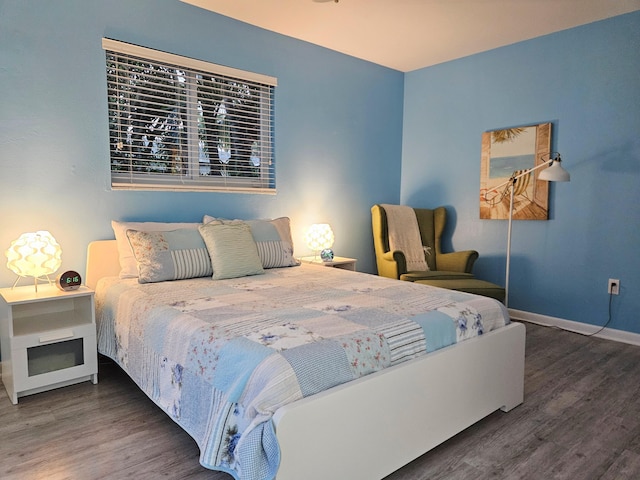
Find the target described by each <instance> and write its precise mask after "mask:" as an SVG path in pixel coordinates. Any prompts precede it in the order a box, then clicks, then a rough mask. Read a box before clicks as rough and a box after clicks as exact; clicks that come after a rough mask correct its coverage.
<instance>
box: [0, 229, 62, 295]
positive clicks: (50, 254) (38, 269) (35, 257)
mask: <svg viewBox="0 0 640 480" xmlns="http://www.w3.org/2000/svg"><path fill="white" fill-rule="evenodd" d="M5 255H6V256H7V267H8V268H9V270H11V271H12V272H14V273H15V274H16V275H18V278H17V279H16V281H15V282H14V284H13V286H12V287H11V288H14V287H15V286H16V285H17V283H18V281H19V280H20V278H21V277H33V281H34V285H35V289H36V292H37V291H38V279H40V278H41V277H46V279H47V281H48V282H49V283H50V284H51V279H50V278H49V275H51V274H53V273H55V271H56V270H58V268H60V265H61V264H62V260H61V256H62V249H61V248H60V245H58V242H56V239H55V238H53V235H51V234H50V233H49V232H47V231H44V230H42V231H38V232H33V233H23V234H22V235H20V237H19V238H18V239H17V240H14V241H13V242H11V245H10V246H9V248H8V249H7V251H6V252H5Z"/></svg>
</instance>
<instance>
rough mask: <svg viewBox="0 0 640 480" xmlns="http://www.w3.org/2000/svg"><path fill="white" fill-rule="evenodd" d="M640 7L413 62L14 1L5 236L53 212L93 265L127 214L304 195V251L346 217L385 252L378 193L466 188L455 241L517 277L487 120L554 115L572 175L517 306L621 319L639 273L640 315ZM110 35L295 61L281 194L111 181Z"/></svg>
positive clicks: (182, 50)
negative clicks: (491, 215) (93, 253)
mask: <svg viewBox="0 0 640 480" xmlns="http://www.w3.org/2000/svg"><path fill="white" fill-rule="evenodd" d="M639 27H640V13H638V12H636V13H633V14H629V15H624V16H620V17H616V18H613V19H610V20H606V21H603V22H598V23H595V24H591V25H588V26H585V27H580V28H576V29H571V30H568V31H565V32H561V33H558V34H554V35H549V36H545V37H542V38H538V39H534V40H531V41H527V42H523V43H520V44H516V45H513V46H509V47H505V48H501V49H497V50H494V51H490V52H487V53H483V54H479V55H474V56H471V57H468V58H464V59H461V60H457V61H454V62H449V63H446V64H441V65H437V66H434V67H430V68H426V69H422V70H418V71H415V72H411V73H409V74H406V75H403V74H402V73H400V72H397V71H394V70H390V69H386V68H383V67H379V66H376V65H373V64H371V63H368V62H364V61H360V60H357V59H354V58H352V57H348V56H346V55H342V54H338V53H335V52H332V51H329V50H326V49H323V48H320V47H317V46H314V45H310V44H308V43H305V42H300V41H297V40H293V39H291V38H288V37H284V36H281V35H278V34H274V33H271V32H267V31H264V30H262V29H259V28H255V27H251V26H248V25H246V24H243V23H240V22H236V21H234V20H231V19H228V18H226V17H223V16H219V15H216V14H213V13H210V12H206V11H204V10H200V9H198V8H196V7H192V6H190V5H186V4H183V3H181V2H179V1H177V0H136V1H135V2H132V1H130V0H110V1H99V0H94V1H89V2H88V1H86V0H75V1H72V0H65V1H57V2H42V1H38V0H5V1H0V46H1V47H0V99H1V104H0V125H2V127H1V128H0V162H1V165H2V175H1V176H0V202H1V204H2V206H3V208H2V209H1V210H0V250H1V251H4V249H6V247H7V246H8V245H9V243H10V242H11V240H13V239H15V238H17V236H18V235H19V234H20V233H22V232H25V231H34V230H39V229H47V230H50V231H51V232H52V233H53V234H54V236H55V237H56V238H57V239H58V241H59V243H60V244H61V245H62V248H63V267H62V268H63V269H77V270H80V271H82V270H84V262H85V249H86V245H87V243H88V242H89V241H90V240H93V239H96V238H111V237H112V232H111V228H110V221H111V220H112V219H121V220H169V221H175V220H181V221H198V220H200V218H201V217H202V215H203V214H205V213H207V214H212V215H220V216H230V217H244V218H249V217H275V216H280V215H287V216H290V217H291V218H292V222H293V229H294V242H295V243H296V244H297V247H298V248H297V252H296V253H298V254H305V253H307V251H306V247H305V246H304V244H303V242H302V234H303V232H304V229H305V228H306V227H307V226H308V225H309V224H310V223H314V222H320V221H323V222H324V221H327V222H329V223H331V224H332V226H333V228H334V230H335V233H336V245H335V250H336V252H337V253H338V254H340V255H344V256H352V257H357V258H358V268H359V270H363V271H368V272H374V271H375V262H374V257H373V247H372V240H371V229H370V213H369V208H370V206H371V205H372V204H374V203H383V202H388V203H395V202H400V201H401V202H402V203H405V204H411V205H414V206H433V205H440V204H444V205H448V206H450V207H451V210H452V213H453V216H452V222H451V224H450V227H451V231H452V232H453V236H452V240H451V242H450V245H449V247H453V248H456V249H464V248H476V249H478V250H479V251H480V253H481V258H480V260H479V261H478V263H477V273H478V275H479V276H481V277H483V278H486V279H489V280H493V281H496V282H499V283H501V282H502V281H503V270H504V262H505V253H504V252H505V248H506V222H504V221H495V220H492V221H489V220H479V219H478V209H479V200H478V196H479V195H478V190H479V175H480V137H481V134H482V132H483V131H487V130H493V129H496V128H503V127H509V126H515V125H526V124H532V123H541V122H552V123H553V148H554V150H558V151H560V152H562V154H563V159H564V164H565V166H566V168H567V169H568V170H570V172H571V175H572V181H571V183H568V184H552V185H551V193H550V208H551V219H550V220H549V221H547V222H516V224H515V226H514V239H513V255H512V269H511V274H512V278H511V303H510V306H512V307H513V308H516V309H522V310H526V311H530V312H537V313H541V314H546V315H551V316H556V317H560V318H564V319H568V320H576V321H582V322H587V323H592V324H602V323H603V322H604V321H605V320H606V314H607V301H608V295H607V294H606V284H607V279H608V278H609V277H614V278H620V280H621V282H622V292H621V295H620V296H619V297H617V298H616V299H615V302H614V310H613V313H614V321H613V323H612V326H613V327H614V328H619V329H623V330H628V331H631V332H640V322H638V321H637V320H636V317H635V316H634V315H633V314H635V312H637V311H639V310H640V295H638V294H637V292H638V288H639V287H640V274H639V273H638V272H640V264H639V263H640V262H639V258H640V256H639V255H638V254H637V252H636V250H635V247H636V246H637V245H639V244H640V241H639V240H640V238H639V235H640V233H639V231H640V228H638V227H639V220H640V210H639V209H640V183H639V181H638V175H639V170H640V160H639V159H640V135H639V134H638V132H640V115H639V114H638V112H639V111H640V80H639V78H640V58H639V56H640V54H639V53H638V52H640V28H639ZM103 36H107V37H111V38H114V39H118V40H122V41H125V42H131V43H137V44H141V45H144V46H147V47H150V48H156V49H160V50H166V51H169V52H172V53H177V54H181V55H186V56H191V57H195V58H199V59H203V60H208V61H212V62H215V63H220V64H223V65H229V66H232V67H235V68H240V69H245V70H250V71H255V72H259V73H264V74H267V75H272V76H275V77H277V78H278V81H279V86H278V87H277V90H276V125H275V127H276V149H277V151H276V155H277V158H276V161H277V181H278V194H277V195H275V196H268V195H245V194H216V193H178V192H167V193H160V192H122V191H116V192H114V191H111V190H110V188H109V166H108V165H109V158H108V132H107V112H106V101H105V97H106V91H105V89H106V82H105V73H104V52H103V51H102V48H101V38H102V37H103ZM401 175H402V176H401ZM401 192H402V195H401ZM1 263H2V264H4V261H2V262H1ZM13 280H14V278H13V274H12V273H11V272H10V271H9V270H8V269H6V268H0V286H8V285H10V284H11V283H12V282H13ZM23 283H24V281H23Z"/></svg>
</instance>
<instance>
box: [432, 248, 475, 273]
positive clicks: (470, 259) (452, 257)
mask: <svg viewBox="0 0 640 480" xmlns="http://www.w3.org/2000/svg"><path fill="white" fill-rule="evenodd" d="M477 259H478V252H476V251H475V250H462V251H460V252H451V253H441V254H439V255H438V257H437V258H436V262H437V264H438V270H447V271H449V272H465V273H471V271H472V270H473V264H474V263H475V261H476V260H477Z"/></svg>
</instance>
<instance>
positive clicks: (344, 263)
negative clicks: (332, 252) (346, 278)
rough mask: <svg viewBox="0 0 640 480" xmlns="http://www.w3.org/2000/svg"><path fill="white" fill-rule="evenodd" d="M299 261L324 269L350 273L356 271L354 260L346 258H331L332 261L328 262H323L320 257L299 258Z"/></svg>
mask: <svg viewBox="0 0 640 480" xmlns="http://www.w3.org/2000/svg"><path fill="white" fill-rule="evenodd" d="M300 261H301V262H303V263H312V264H313V265H323V266H325V267H333V268H341V269H343V270H351V271H352V272H355V271H356V262H357V260H356V259H355V258H347V257H333V260H332V261H330V262H325V261H324V260H322V259H321V258H320V257H300Z"/></svg>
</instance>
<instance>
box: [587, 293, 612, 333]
mask: <svg viewBox="0 0 640 480" xmlns="http://www.w3.org/2000/svg"><path fill="white" fill-rule="evenodd" d="M612 301H613V293H609V318H608V319H607V323H605V324H604V325H603V326H602V328H600V330H596V331H595V332H593V333H581V334H580V335H583V336H585V337H593V336H594V335H597V334H598V333H600V332H601V331H603V330H604V329H605V328H607V326H608V325H609V323H611V303H612Z"/></svg>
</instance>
